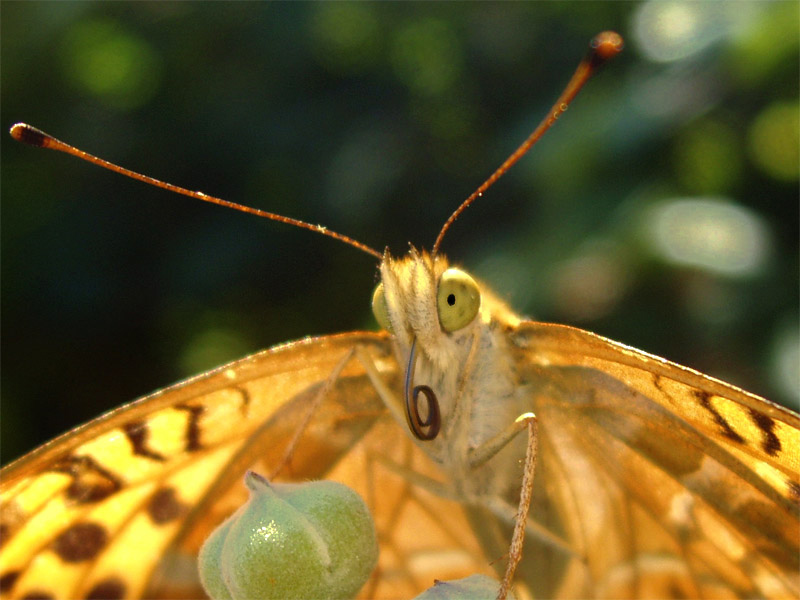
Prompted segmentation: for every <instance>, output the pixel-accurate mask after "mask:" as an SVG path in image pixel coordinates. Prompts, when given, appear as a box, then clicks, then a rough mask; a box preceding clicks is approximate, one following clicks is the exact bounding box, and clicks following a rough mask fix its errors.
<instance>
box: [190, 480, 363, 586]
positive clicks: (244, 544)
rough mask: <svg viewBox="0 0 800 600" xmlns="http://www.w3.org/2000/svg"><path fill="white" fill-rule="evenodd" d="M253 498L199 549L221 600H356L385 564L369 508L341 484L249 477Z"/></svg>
mask: <svg viewBox="0 0 800 600" xmlns="http://www.w3.org/2000/svg"><path fill="white" fill-rule="evenodd" d="M245 485H246V486H247V488H248V489H249V490H250V499H249V500H248V501H247V502H246V503H245V504H244V505H242V506H241V507H240V508H239V510H237V511H236V512H235V513H234V514H233V515H231V516H230V517H229V518H228V520H226V521H225V522H224V523H222V525H220V526H219V527H218V528H217V529H216V530H215V531H214V532H213V533H212V534H211V535H210V536H209V537H208V539H207V540H206V542H205V544H204V545H203V547H202V548H201V549H200V556H199V559H198V563H199V569H200V580H201V581H202V583H203V587H204V588H205V590H206V592H207V593H208V595H209V596H211V597H212V598H214V599H215V600H244V599H245V598H281V599H284V598H285V599H287V600H288V599H291V598H320V599H322V598H352V597H353V596H355V595H356V594H357V593H358V590H359V589H361V587H362V586H363V585H364V583H365V582H366V581H367V579H368V578H369V576H370V574H371V573H372V570H373V569H374V567H375V564H376V563H377V560H378V542H377V536H376V534H375V526H374V524H373V522H372V517H371V515H370V514H369V511H368V510H367V507H366V505H365V504H364V501H363V500H362V499H361V497H360V496H359V495H358V494H356V493H355V492H354V491H353V490H351V489H350V488H348V487H347V486H345V485H342V484H340V483H335V482H331V481H314V482H308V483H302V484H281V483H270V482H268V481H267V480H266V479H264V478H263V477H261V476H260V475H258V474H256V473H253V472H248V473H247V475H246V476H245Z"/></svg>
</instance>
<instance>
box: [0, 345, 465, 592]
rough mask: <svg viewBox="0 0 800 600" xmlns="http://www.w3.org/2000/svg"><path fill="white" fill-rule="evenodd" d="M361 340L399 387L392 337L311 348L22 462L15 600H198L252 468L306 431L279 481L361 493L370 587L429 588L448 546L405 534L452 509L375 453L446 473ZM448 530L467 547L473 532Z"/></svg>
mask: <svg viewBox="0 0 800 600" xmlns="http://www.w3.org/2000/svg"><path fill="white" fill-rule="evenodd" d="M356 345H359V346H361V347H363V348H365V349H366V350H367V351H368V352H369V353H370V355H371V356H372V358H373V361H374V363H375V365H376V366H377V367H378V370H379V372H380V373H381V375H382V376H383V377H384V378H385V379H386V380H387V381H388V382H395V381H396V380H397V379H398V376H397V367H396V363H395V361H394V358H393V357H392V355H391V350H390V345H389V341H388V337H387V336H385V335H383V334H374V333H353V334H344V335H340V336H332V337H323V338H317V339H306V340H302V341H299V342H294V343H291V344H287V345H283V346H279V347H277V348H274V349H271V350H267V351H264V352H262V353H259V354H255V355H253V356H250V357H247V358H245V359H242V360H240V361H237V362H234V363H232V364H230V365H227V366H225V367H221V368H220V369H217V370H215V371H212V372H209V373H206V374H204V375H201V376H199V377H195V378H193V379H190V380H188V381H186V382H183V383H180V384H178V385H176V386H173V387H170V388H167V389H165V390H163V391H160V392H157V393H155V394H153V395H151V396H148V397H146V398H143V399H141V400H139V401H136V402H133V403H131V404H129V405H127V406H123V407H121V408H119V409H117V410H114V411H111V412H110V413H108V414H106V415H104V416H102V417H100V418H98V419H96V420H94V421H92V422H90V423H88V424H86V425H84V426H82V427H78V428H77V429H75V430H73V431H71V432H68V433H66V434H65V435H63V436H61V437H59V438H57V439H55V440H53V441H52V442H50V443H48V444H46V445H45V446H43V447H41V448H39V449H38V450H36V451H34V452H32V453H31V454H29V455H27V456H26V457H23V458H22V459H20V460H18V461H17V462H15V463H13V464H11V465H9V466H8V467H7V468H5V469H4V470H3V471H2V488H0V490H1V494H2V495H1V496H0V499H1V501H2V504H1V505H0V506H1V507H2V513H1V517H2V521H1V525H2V531H1V534H2V553H0V586H2V591H3V595H4V597H5V596H8V597H31V598H32V597H37V598H135V597H142V596H145V597H150V598H153V597H173V598H175V597H181V596H185V597H198V594H200V593H201V592H200V590H199V588H198V587H197V581H198V578H197V572H196V563H195V557H196V553H197V550H198V548H199V546H200V544H201V543H202V541H203V540H204V539H205V537H206V536H207V535H208V533H209V532H210V531H211V528H213V527H214V526H216V525H217V524H218V523H219V522H220V521H221V520H222V519H223V518H224V517H225V516H227V514H229V513H230V512H232V511H233V510H234V509H235V508H236V507H237V506H238V505H239V504H241V502H242V501H243V500H244V499H245V493H244V486H243V485H241V478H242V474H243V472H244V470H245V469H246V468H250V467H254V468H256V469H257V470H258V471H259V472H261V473H264V474H269V473H270V472H271V471H272V470H273V469H274V468H275V467H276V466H278V465H280V464H283V463H284V462H285V460H284V458H285V454H286V452H287V448H288V447H289V446H290V444H291V442H292V439H293V438H294V436H295V435H296V434H297V433H298V432H301V433H302V436H301V438H300V439H299V440H298V443H297V446H296V448H295V450H294V451H293V452H292V453H291V458H290V460H289V461H288V463H286V465H285V468H284V469H283V470H282V471H281V473H280V474H279V475H278V477H277V478H278V479H287V480H292V479H296V480H307V479H311V478H317V477H322V476H325V477H329V478H333V479H339V480H341V481H343V482H345V483H348V484H349V485H351V486H353V487H356V488H357V489H358V491H360V492H361V493H362V495H363V496H364V498H365V499H366V500H367V502H368V504H370V505H371V508H372V509H373V511H374V512H375V513H376V519H377V520H378V525H379V535H380V536H381V545H382V548H381V554H382V558H381V561H382V562H381V574H382V576H381V577H380V578H376V579H375V581H374V582H373V583H372V584H371V587H370V588H369V589H370V591H371V593H379V592H380V593H388V594H391V593H393V591H394V592H396V591H398V590H403V589H406V588H409V587H410V588H413V589H416V588H417V587H419V585H423V583H424V585H430V583H431V580H429V579H427V578H425V577H424V576H423V574H422V571H421V570H419V569H418V570H417V571H416V572H414V571H413V569H412V567H414V564H412V563H413V561H414V553H415V552H418V551H426V550H431V551H432V550H433V549H434V547H435V544H434V545H432V544H427V545H425V547H422V548H420V544H419V543H417V548H414V547H413V546H412V545H409V540H408V539H404V537H403V536H404V535H405V537H406V538H407V537H409V536H408V534H407V532H406V533H405V534H404V530H408V531H411V530H412V529H408V526H407V522H406V520H407V519H409V518H411V519H412V520H416V521H417V523H418V524H424V523H426V522H429V521H431V514H435V513H436V512H439V510H440V509H439V508H438V507H436V506H435V504H436V503H437V502H440V501H439V500H437V499H435V498H432V497H431V498H427V499H426V498H424V497H422V496H425V494H424V492H422V493H421V492H419V491H414V490H412V489H411V487H410V486H409V485H408V484H407V482H406V481H405V480H404V479H403V478H402V477H399V476H398V475H397V474H396V473H390V472H388V471H387V470H386V468H385V467H384V468H380V467H381V465H383V464H386V461H387V460H389V459H384V462H382V463H381V462H379V461H376V460H375V457H376V456H378V455H382V456H384V457H386V456H391V459H390V460H391V461H393V463H396V464H398V465H405V468H407V469H409V470H415V471H420V470H424V469H428V472H429V473H433V470H432V469H433V467H432V466H431V465H427V466H426V465H424V464H422V463H420V461H421V460H423V456H422V453H421V452H420V451H419V450H418V449H417V448H416V447H415V446H413V445H412V444H411V443H410V442H409V441H408V440H407V439H406V438H405V435H404V433H403V431H402V429H401V428H400V427H398V426H397V425H396V424H395V423H394V422H392V421H391V420H389V419H387V418H386V417H387V415H386V413H385V410H384V407H383V405H382V404H381V402H380V399H379V398H378V396H377V395H376V394H375V392H374V390H373V388H372V386H371V385H370V384H369V381H368V379H367V377H366V376H365V374H364V370H363V367H362V366H361V364H360V363H359V362H358V361H357V360H355V359H352V358H351V359H347V356H352V354H351V353H352V349H353V348H354V347H355V346H356ZM342 363H343V368H342V370H341V372H340V373H338V375H335V376H334V375H333V373H334V371H335V369H336V368H337V366H342ZM326 386H327V387H326ZM323 388H324V389H323ZM321 390H322V392H321ZM320 394H321V396H322V403H321V404H320V405H318V406H316V408H314V407H313V406H312V405H313V404H314V402H315V400H316V399H317V398H319V397H320ZM310 411H311V412H310ZM309 414H310V420H309V421H308V424H307V426H305V427H304V426H303V423H304V422H305V419H306V418H307V417H308V416H309ZM420 494H422V496H420ZM384 495H385V496H386V497H385V498H383V496H384ZM426 511H427V512H428V513H431V514H427V516H426V514H425V513H426ZM431 511H432V512H431ZM450 512H451V513H453V511H452V509H450ZM454 514H457V513H454ZM447 526H449V527H451V528H455V532H454V533H455V534H459V535H461V537H463V533H462V532H461V531H459V529H458V527H461V528H462V529H463V525H458V524H457V523H456V524H453V523H449V524H447ZM431 531H432V532H433V531H437V532H440V533H438V534H437V535H438V536H439V539H438V540H435V541H436V543H438V544H439V547H441V548H445V549H448V550H449V549H451V548H452V547H453V546H454V545H457V546H461V547H465V546H466V545H468V543H469V542H468V541H467V542H464V541H458V542H454V539H453V538H452V537H451V538H448V535H449V534H445V533H443V531H444V529H443V528H442V527H436V526H431ZM417 537H418V536H417ZM430 537H431V539H433V538H435V537H436V536H435V535H431V536H430ZM456 537H458V536H456ZM472 544H473V546H474V545H475V542H474V541H473V542H472ZM385 548H388V550H386V551H384V549H385ZM476 552H477V550H476ZM432 554H435V552H432ZM384 555H385V557H384ZM439 555H440V558H441V557H442V556H445V555H444V554H441V553H439ZM463 558H464V557H463V552H462V556H461V559H462V560H463ZM417 563H419V561H418V560H417ZM419 578H422V579H425V581H424V582H419V581H417V580H418V579H419ZM403 586H406V588H404V587H403Z"/></svg>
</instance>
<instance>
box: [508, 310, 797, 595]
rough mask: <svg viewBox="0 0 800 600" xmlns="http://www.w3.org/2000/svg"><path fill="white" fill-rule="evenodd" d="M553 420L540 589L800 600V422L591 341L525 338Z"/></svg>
mask: <svg viewBox="0 0 800 600" xmlns="http://www.w3.org/2000/svg"><path fill="white" fill-rule="evenodd" d="M513 341H514V346H515V347H516V349H517V353H518V361H517V363H518V365H520V370H521V377H522V379H523V382H522V383H523V385H525V386H527V387H528V388H529V391H530V394H531V398H532V401H533V405H534V411H535V412H536V414H537V416H538V418H539V423H540V428H539V432H540V436H541V437H540V448H541V450H540V455H539V466H537V469H540V470H537V482H538V484H539V485H537V486H536V488H535V497H534V505H533V507H532V509H531V518H533V519H535V520H537V521H539V522H540V523H541V524H542V525H543V526H544V527H546V528H547V529H548V530H550V531H553V532H556V533H558V534H559V535H561V536H562V537H563V538H564V539H565V540H567V541H568V542H569V544H570V547H571V549H572V553H569V552H554V551H553V549H552V548H551V547H547V546H546V545H543V544H540V543H536V542H533V543H531V544H529V545H528V547H527V548H526V550H527V551H526V556H525V561H526V565H525V568H526V569H527V570H528V571H527V573H528V576H527V580H528V581H532V582H535V584H534V590H535V594H536V596H537V597H609V598H625V597H661V598H667V597H669V598H677V597H773V598H785V597H797V596H798V594H800V494H798V491H799V490H800V418H798V416H797V415H796V414H794V413H792V412H790V411H788V410H785V409H783V408H781V407H778V406H776V405H773V404H771V403H769V402H768V401H766V400H763V399H761V398H758V397H756V396H753V395H751V394H748V393H746V392H743V391H741V390H739V389H737V388H734V387H732V386H729V385H727V384H724V383H722V382H719V381H716V380H713V379H711V378H708V377H706V376H704V375H702V374H700V373H697V372H695V371H692V370H690V369H686V368H683V367H680V366H678V365H675V364H672V363H669V362H667V361H665V360H663V359H660V358H657V357H654V356H650V355H647V354H645V353H643V352H640V351H638V350H634V349H632V348H628V347H626V346H623V345H621V344H617V343H615V342H611V341H609V340H606V339H603V338H601V337H599V336H596V335H594V334H591V333H588V332H585V331H581V330H578V329H573V328H570V327H565V326H561V325H549V324H542V323H531V322H527V323H523V324H522V326H521V327H519V329H518V330H517V331H516V333H515V334H514V335H513Z"/></svg>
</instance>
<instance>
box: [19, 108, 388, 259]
mask: <svg viewBox="0 0 800 600" xmlns="http://www.w3.org/2000/svg"><path fill="white" fill-rule="evenodd" d="M10 133H11V137H13V138H14V139H15V140H17V141H19V142H23V143H25V144H29V145H31V146H36V147H38V148H49V149H50V150H57V151H58V152H64V153H66V154H71V155H72V156H77V157H78V158H80V159H81V160H85V161H87V162H90V163H94V164H95V165H98V166H100V167H103V168H104V169H108V170H109V171H114V172H115V173H119V174H121V175H125V176H127V177H130V178H132V179H138V180H139V181H143V182H144V183H149V184H150V185H154V186H156V187H160V188H163V189H165V190H169V191H170V192H175V193H176V194H181V195H182V196H188V197H189V198H195V199H196V200H202V201H203V202H211V203H212V204H219V205H220V206H225V207H227V208H232V209H234V210H238V211H241V212H244V213H248V214H251V215H255V216H257V217H264V218H266V219H272V220H273V221H278V222H279V223H287V224H288V225H294V226H295V227H300V228H302V229H308V230H309V231H314V232H316V233H321V234H322V235H327V236H328V237H331V238H333V239H335V240H339V241H340V242H344V243H345V244H350V245H351V246H353V247H355V248H358V249H359V250H361V251H362V252H366V253H367V254H371V255H372V256H374V257H375V258H377V259H378V260H381V259H382V258H383V255H382V254H381V253H380V252H378V251H377V250H374V249H372V248H370V247H369V246H367V245H366V244H362V243H361V242H358V241H356V240H354V239H353V238H350V237H347V236H346V235H342V234H341V233H336V232H335V231H331V230H329V229H328V228H326V227H323V226H322V225H312V224H311V223H306V222H305V221H300V220H298V219H292V218H291V217H284V216H283V215H278V214H275V213H271V212H267V211H265V210H261V209H258V208H252V207H250V206H245V205H244V204H237V203H236V202H230V201H229V200H223V199H222V198H216V197H214V196H209V195H208V194H204V193H203V192H195V191H192V190H187V189H186V188H182V187H178V186H177V185H173V184H171V183H166V182H164V181H161V180H159V179H155V178H154V177H148V176H147V175H142V174H141V173H137V172H136V171H131V170H130V169H126V168H125V167H120V166H119V165H115V164H114V163H112V162H109V161H107V160H103V159H102V158H99V157H97V156H94V155H93V154H89V153H88V152H84V151H83V150H80V149H78V148H76V147H75V146H71V145H70V144H67V143H66V142H62V141H61V140H58V139H56V138H54V137H53V136H52V135H49V134H47V133H45V132H44V131H41V130H40V129H36V128H35V127H32V126H30V125H28V124H27V123H17V124H16V125H14V126H13V127H12V128H11V131H10Z"/></svg>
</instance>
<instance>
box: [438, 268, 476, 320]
mask: <svg viewBox="0 0 800 600" xmlns="http://www.w3.org/2000/svg"><path fill="white" fill-rule="evenodd" d="M480 307H481V291H480V289H479V288H478V284H477V283H475V280H474V279H473V278H472V277H470V276H469V275H467V274H466V273H465V272H464V271H460V270H459V269H447V271H445V272H444V273H442V276H441V277H440V278H439V290H438V291H437V294H436V309H437V311H438V312H439V324H440V325H441V326H442V329H444V330H445V331H447V332H450V331H457V330H459V329H461V328H462V327H466V326H467V325H469V324H470V323H471V322H472V320H473V319H474V318H475V315H477V314H478V309H479V308H480Z"/></svg>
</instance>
